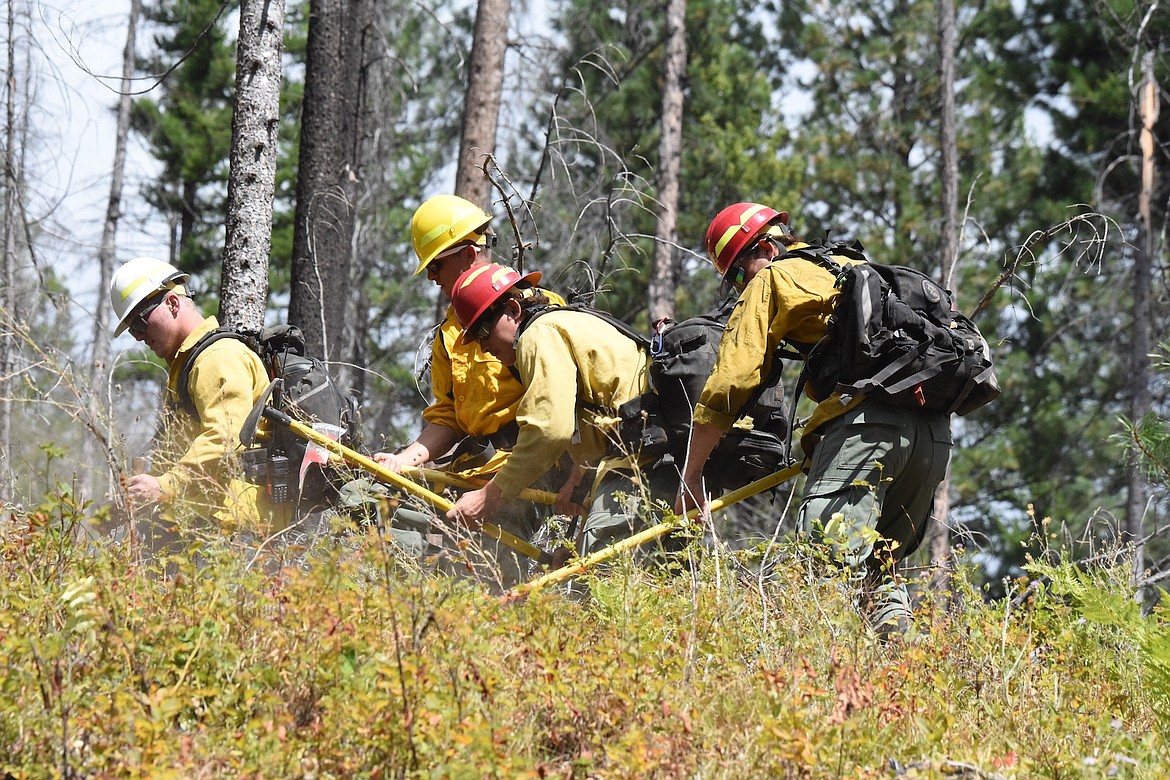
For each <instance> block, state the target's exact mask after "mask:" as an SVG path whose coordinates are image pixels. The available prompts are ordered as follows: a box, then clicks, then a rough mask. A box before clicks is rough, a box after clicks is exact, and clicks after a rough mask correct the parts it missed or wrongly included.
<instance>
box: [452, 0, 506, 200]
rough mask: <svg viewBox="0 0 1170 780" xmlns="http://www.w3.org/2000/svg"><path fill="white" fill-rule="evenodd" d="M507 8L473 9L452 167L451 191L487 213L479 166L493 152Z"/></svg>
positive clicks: (488, 1) (486, 4)
mask: <svg viewBox="0 0 1170 780" xmlns="http://www.w3.org/2000/svg"><path fill="white" fill-rule="evenodd" d="M510 10H511V2H510V0H479V4H478V6H477V8H476V12H475V32H474V35H473V37H472V41H471V59H470V62H469V63H468V71H467V94H466V96H465V98H464V101H463V129H462V131H461V133H460V138H459V164H458V165H457V166H456V169H455V194H456V195H460V196H462V197H464V198H467V199H468V200H469V201H471V202H472V203H475V204H477V205H478V206H480V207H481V208H483V209H484V210H486V211H489V212H490V211H491V209H490V208H489V206H490V198H491V193H490V192H489V191H488V181H487V178H486V177H485V176H484V175H483V170H482V166H483V160H484V156H485V155H489V154H495V151H496V128H497V127H498V125H499V121H500V97H501V95H502V93H503V89H504V54H505V53H506V51H507V48H508V13H509V11H510Z"/></svg>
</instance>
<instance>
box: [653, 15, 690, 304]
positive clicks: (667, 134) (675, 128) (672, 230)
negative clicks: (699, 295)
mask: <svg viewBox="0 0 1170 780" xmlns="http://www.w3.org/2000/svg"><path fill="white" fill-rule="evenodd" d="M686 15H687V3H686V0H669V2H668V3H667V5H666V57H665V58H664V62H663V79H662V81H663V85H662V123H661V126H662V134H661V136H660V138H659V141H658V205H657V212H658V226H657V228H656V229H655V234H654V239H655V240H654V265H653V269H652V270H651V273H650V282H649V284H648V285H647V289H646V295H647V299H648V301H647V303H648V307H647V310H648V311H649V312H650V322H651V323H654V322H657V321H658V320H660V319H662V318H664V317H674V287H675V284H674V256H675V251H674V248H675V245H676V244H677V243H678V235H677V234H678V204H679V172H680V169H681V168H682V125H683V78H684V77H685V76H686V70H687V37H686Z"/></svg>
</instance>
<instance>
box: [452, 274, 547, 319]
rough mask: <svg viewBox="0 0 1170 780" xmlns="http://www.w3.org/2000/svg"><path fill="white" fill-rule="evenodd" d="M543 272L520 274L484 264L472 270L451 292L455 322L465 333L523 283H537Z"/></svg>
mask: <svg viewBox="0 0 1170 780" xmlns="http://www.w3.org/2000/svg"><path fill="white" fill-rule="evenodd" d="M539 281H540V271H533V272H531V273H527V274H523V275H521V274H520V272H519V271H517V270H515V269H513V268H509V267H507V266H506V265H500V264H499V263H483V264H482V265H473V266H472V267H471V268H468V269H467V270H466V271H464V272H463V273H462V274H460V276H459V278H458V279H457V280H456V281H455V288H454V289H453V290H452V291H451V305H452V306H453V307H454V309H455V319H457V320H459V324H460V325H461V326H463V331H464V334H466V332H467V331H468V330H470V329H471V328H473V327H474V326H475V324H476V322H477V321H478V320H479V318H480V317H482V316H483V315H484V314H486V313H487V311H488V310H489V309H491V308H492V306H494V305H495V303H496V301H498V300H500V299H501V298H503V297H504V296H505V295H506V294H507V293H508V291H509V290H511V289H512V288H513V287H515V286H516V285H517V284H520V283H521V282H528V283H529V284H536V283H537V282H539Z"/></svg>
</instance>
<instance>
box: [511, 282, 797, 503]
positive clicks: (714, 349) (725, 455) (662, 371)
mask: <svg viewBox="0 0 1170 780" xmlns="http://www.w3.org/2000/svg"><path fill="white" fill-rule="evenodd" d="M734 305H735V299H734V298H731V299H728V300H726V301H724V302H723V303H722V304H721V305H720V306H718V307H716V309H714V310H713V311H711V312H708V313H706V314H701V315H698V316H695V317H692V318H690V319H687V320H683V321H682V322H679V323H674V322H672V321H669V320H667V321H663V322H659V323H658V324H657V325H656V326H655V332H654V335H653V336H652V337H650V338H647V337H646V336H644V335H643V334H641V333H639V332H638V331H636V330H634V329H633V328H632V327H630V325H628V324H627V323H625V322H623V321H622V320H619V319H618V318H616V317H614V316H613V315H612V314H610V313H609V312H605V311H602V310H600V309H595V308H592V307H590V306H586V305H583V304H580V303H569V304H566V305H564V306H560V307H548V308H544V309H538V310H536V311H535V312H533V313H532V315H531V316H530V317H529V318H528V319H527V320H525V322H524V324H523V325H522V329H523V328H527V327H528V326H529V325H531V324H532V322H533V321H534V320H535V319H536V318H537V317H539V316H541V315H543V314H546V313H548V312H551V311H582V312H585V313H587V314H592V315H593V316H595V317H599V318H601V319H603V320H605V321H606V322H608V323H610V324H611V325H613V326H614V327H615V328H616V329H617V330H619V331H621V332H622V333H623V334H624V335H626V336H627V337H629V338H630V339H632V340H633V341H634V342H635V343H637V344H638V345H639V346H640V347H641V348H642V349H644V350H646V352H647V353H648V354H649V355H650V359H651V362H650V385H651V392H649V393H645V394H644V395H641V396H639V397H638V398H634V399H632V400H630V401H627V402H626V403H624V404H622V406H621V407H620V408H618V409H616V410H609V411H610V412H611V413H614V414H615V415H616V416H617V417H618V418H620V420H621V423H620V428H619V433H618V438H619V439H620V441H621V445H622V447H623V448H624V449H629V450H632V451H636V452H638V453H640V454H641V455H642V456H643V457H652V458H663V459H667V458H669V459H670V460H671V461H673V463H674V464H675V465H676V466H677V467H678V468H680V469H681V468H682V466H683V459H684V458H685V457H686V452H687V446H688V444H689V443H690V434H691V417H692V414H693V412H694V408H695V404H696V403H698V401H699V395H700V394H701V393H702V390H703V385H704V384H705V383H706V381H707V377H708V376H709V375H710V373H711V369H712V368H713V367H714V366H715V358H716V356H717V355H718V354H719V340H720V339H721V338H722V336H723V330H724V328H725V326H726V325H727V320H728V318H729V317H730V316H731V310H732V308H733V307H734ZM781 368H782V366H781V365H780V362H779V361H777V362H776V365H775V366H774V368H773V375H772V377H770V378H769V381H767V382H765V383H763V385H762V386H761V388H760V389H759V390H757V392H756V393H755V395H754V396H753V398H752V400H751V401H749V403H748V404H746V405H745V406H744V409H743V410H742V412H741V420H742V419H743V417H751V419H752V425H751V426H747V425H746V424H745V425H738V424H737V425H736V426H735V427H733V428H732V429H731V430H730V431H728V432H727V433H726V434H725V435H724V436H723V438H722V439H721V440H720V442H719V445H718V446H717V447H716V448H715V450H714V451H713V452H712V453H711V457H710V458H709V459H708V460H707V466H706V467H705V468H704V470H703V477H704V479H705V480H706V481H707V483H708V484H709V485H710V486H711V487H712V488H713V489H718V490H734V489H735V488H738V487H742V486H743V485H746V484H748V483H749V482H753V481H755V480H757V479H759V478H761V477H764V476H767V475H768V474H771V473H773V472H775V471H777V470H779V469H780V468H782V467H783V466H784V464H785V462H786V457H787V455H786V453H787V448H788V431H789V421H788V415H787V411H786V407H785V404H784V401H783V387H782V386H781V384H780V381H779V380H780V370H781ZM745 422H746V421H745Z"/></svg>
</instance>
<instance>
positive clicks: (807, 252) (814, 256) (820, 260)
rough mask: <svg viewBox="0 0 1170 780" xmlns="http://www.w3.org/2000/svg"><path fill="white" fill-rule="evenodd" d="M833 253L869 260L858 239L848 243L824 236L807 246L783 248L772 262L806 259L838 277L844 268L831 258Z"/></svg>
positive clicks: (852, 258) (858, 259) (861, 260)
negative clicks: (782, 251) (831, 239)
mask: <svg viewBox="0 0 1170 780" xmlns="http://www.w3.org/2000/svg"><path fill="white" fill-rule="evenodd" d="M834 255H836V256H837V257H847V258H849V259H850V260H856V261H857V262H861V263H867V262H869V258H867V257H866V256H865V247H864V246H862V244H861V242H860V241H853V242H852V243H849V244H846V243H845V242H843V241H835V242H832V243H830V242H829V241H827V240H826V238H814V239H813V240H812V241H810V242H809V243H808V245H807V246H802V247H795V248H785V250H784V254H782V255H780V256H779V257H778V258H776V260H774V261H773V262H781V261H783V260H787V259H789V258H799V259H801V260H807V261H809V262H810V263H816V264H817V265H819V266H821V267H822V268H824V269H826V270H828V271H830V272H831V273H833V274H834V275H836V276H837V277H840V276H841V274H842V273H844V271H845V269H844V267H842V265H841V264H840V263H838V262H837V261H836V260H834V259H833V256H834Z"/></svg>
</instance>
